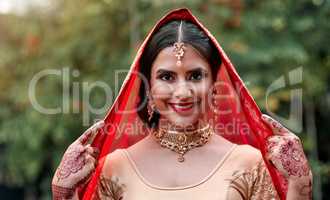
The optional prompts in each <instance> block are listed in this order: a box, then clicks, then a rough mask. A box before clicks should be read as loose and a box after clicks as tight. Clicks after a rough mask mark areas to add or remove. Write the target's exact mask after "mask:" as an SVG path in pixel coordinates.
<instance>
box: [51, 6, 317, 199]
mask: <svg viewBox="0 0 330 200" xmlns="http://www.w3.org/2000/svg"><path fill="white" fill-rule="evenodd" d="M229 126H230V127H235V128H229ZM311 180H312V174H311V170H310V168H309V165H308V161H307V159H306V156H305V154H304V152H303V149H302V145H301V142H300V140H299V138H298V137H297V136H295V135H294V134H293V133H292V132H290V131H289V130H288V129H286V128H284V127H283V126H282V125H281V124H280V123H279V122H277V121H276V120H274V119H272V118H271V117H269V116H267V115H262V114H261V113H260V111H259V109H258V107H257V106H256V104H255V103H254V101H253V99H252V97H251V96H250V95H249V93H248V91H247V89H246V88H245V86H244V84H243V82H242V81H241V79H240V78H239V76H238V74H237V73H236V71H235V69H234V67H233V65H232V64H231V62H230V61H229V59H228V57H227V56H226V55H225V53H224V52H223V50H222V49H221V47H220V45H219V44H218V42H217V41H216V39H215V38H214V37H213V36H212V35H211V34H210V33H209V31H208V30H207V29H206V28H204V27H203V25H202V24H201V23H200V22H198V20H197V19H196V18H195V17H194V16H193V15H192V14H191V13H190V11H189V10H187V9H178V10H174V11H172V12H170V13H169V14H167V15H166V16H164V17H163V18H162V19H161V20H160V21H159V22H158V23H157V24H156V26H155V27H154V28H153V29H152V31H151V32H150V33H149V35H148V36H147V38H146V39H145V41H144V43H143V44H142V46H141V48H140V50H139V51H138V53H137V56H136V58H135V60H134V62H133V64H132V66H131V69H130V71H129V73H128V75H127V78H126V80H125V82H124V84H123V86H122V89H121V91H120V94H119V96H118V97H117V99H116V101H115V103H114V105H113V106H112V107H111V108H110V110H109V112H108V114H107V116H106V117H105V119H104V120H103V121H100V122H98V123H96V124H95V125H93V126H92V127H91V128H90V129H88V130H87V131H86V132H85V133H83V134H82V136H81V137H80V138H78V139H77V140H76V141H75V142H74V143H72V144H71V145H70V146H69V147H68V149H67V150H66V152H65V153H64V156H63V158H62V161H61V163H60V165H59V167H58V169H57V170H56V172H55V175H54V177H53V181H52V191H53V198H54V199H110V200H119V199H123V200H132V199H134V200H140V199H141V200H151V199H152V200H154V199H160V200H161V199H164V200H165V199H173V200H174V199H177V200H179V199H180V200H182V199H192V200H193V199H196V200H197V199H198V200H200V199H233V200H243V199H244V200H246V199H290V200H291V199H311V189H312V185H311Z"/></svg>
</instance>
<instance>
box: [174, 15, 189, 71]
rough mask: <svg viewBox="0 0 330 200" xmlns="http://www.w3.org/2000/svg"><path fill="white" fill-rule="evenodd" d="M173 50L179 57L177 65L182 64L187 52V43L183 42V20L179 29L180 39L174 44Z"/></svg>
mask: <svg viewBox="0 0 330 200" xmlns="http://www.w3.org/2000/svg"><path fill="white" fill-rule="evenodd" d="M173 47H174V49H173V52H174V53H175V54H174V55H175V57H176V58H177V61H176V65H177V66H180V65H181V63H182V61H181V60H182V57H183V56H184V53H185V48H186V47H185V45H184V43H183V42H182V21H181V23H180V26H179V30H178V41H177V42H175V43H174V44H173Z"/></svg>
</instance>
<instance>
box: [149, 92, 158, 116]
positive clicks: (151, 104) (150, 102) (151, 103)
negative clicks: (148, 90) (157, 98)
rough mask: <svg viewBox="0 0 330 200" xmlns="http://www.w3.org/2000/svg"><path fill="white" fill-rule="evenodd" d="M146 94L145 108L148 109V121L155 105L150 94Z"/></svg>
mask: <svg viewBox="0 0 330 200" xmlns="http://www.w3.org/2000/svg"><path fill="white" fill-rule="evenodd" d="M147 96H148V107H147V109H148V115H149V117H148V121H150V120H151V119H152V116H153V115H154V112H155V108H156V106H155V104H154V103H153V101H152V100H151V97H150V95H149V94H147Z"/></svg>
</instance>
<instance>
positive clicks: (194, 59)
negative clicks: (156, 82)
mask: <svg viewBox="0 0 330 200" xmlns="http://www.w3.org/2000/svg"><path fill="white" fill-rule="evenodd" d="M185 47H186V48H185V53H184V56H183V58H182V59H181V60H182V64H181V65H180V66H177V64H176V63H177V57H175V52H174V51H173V50H174V47H173V46H170V47H166V48H165V49H163V50H162V51H160V52H159V54H158V55H157V57H156V59H155V60H154V62H153V64H152V70H151V72H152V73H153V72H156V71H157V70H158V69H166V70H171V71H181V70H184V71H186V70H189V69H191V68H196V67H200V68H204V69H205V70H211V69H210V66H209V64H208V62H207V60H206V59H205V58H204V57H203V56H202V55H201V54H200V53H199V52H198V51H197V50H196V49H194V48H193V47H192V46H190V45H187V44H186V45H185Z"/></svg>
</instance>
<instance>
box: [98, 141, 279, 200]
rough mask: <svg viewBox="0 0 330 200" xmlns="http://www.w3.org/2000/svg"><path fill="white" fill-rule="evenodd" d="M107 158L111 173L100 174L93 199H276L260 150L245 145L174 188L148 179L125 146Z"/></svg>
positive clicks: (235, 147)
mask: <svg viewBox="0 0 330 200" xmlns="http://www.w3.org/2000/svg"><path fill="white" fill-rule="evenodd" d="M242 155H243V156H242ZM108 159H110V160H111V163H112V165H111V169H107V170H111V176H110V177H109V176H106V177H105V176H101V177H100V181H99V185H98V188H97V192H96V193H95V195H94V198H93V199H109V200H156V199H157V200H184V199H189V200H201V199H203V200H204V199H205V200H206V199H208V200H211V199H212V200H229V199H230V200H247V199H251V200H254V199H263V200H272V199H279V197H278V195H277V193H276V191H275V189H274V186H273V183H272V181H271V178H270V175H269V173H268V170H267V169H266V166H265V164H264V162H263V160H262V157H261V155H260V153H259V151H258V150H256V149H254V148H252V147H250V146H248V145H234V146H233V148H231V150H229V151H228V152H227V153H226V155H225V156H224V157H223V159H222V160H221V161H220V162H219V163H218V164H217V166H216V167H215V168H214V169H213V170H212V172H211V173H210V174H209V175H208V176H207V177H205V178H204V179H203V180H201V181H200V182H198V183H196V184H192V185H188V186H182V187H181V186H180V187H173V188H168V187H160V186H157V185H153V184H152V183H150V182H148V180H146V179H145V178H144V177H143V176H142V174H141V173H140V172H139V170H138V168H137V166H136V164H135V163H134V161H133V160H132V159H131V157H130V155H129V153H128V152H127V151H126V150H124V149H121V150H116V151H115V152H113V153H111V154H110V155H109V156H108V157H107V160H108ZM246 163H249V164H248V165H247V164H246ZM251 163H252V164H251Z"/></svg>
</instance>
